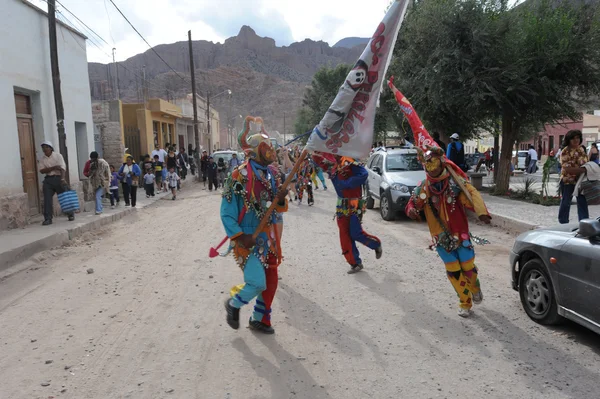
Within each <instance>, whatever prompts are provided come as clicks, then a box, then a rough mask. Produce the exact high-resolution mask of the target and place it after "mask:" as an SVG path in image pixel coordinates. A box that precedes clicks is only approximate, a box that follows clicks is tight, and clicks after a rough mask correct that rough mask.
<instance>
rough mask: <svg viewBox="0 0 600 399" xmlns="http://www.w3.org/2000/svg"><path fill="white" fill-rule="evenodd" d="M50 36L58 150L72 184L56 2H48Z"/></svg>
mask: <svg viewBox="0 0 600 399" xmlns="http://www.w3.org/2000/svg"><path fill="white" fill-rule="evenodd" d="M48 36H49V37H50V66H51V69H52V85H53V88H54V107H55V109H56V127H57V128H58V148H59V149H60V154H61V155H62V156H63V158H64V160H65V165H66V167H67V170H66V171H65V180H66V181H67V183H69V184H70V176H69V153H68V151H67V135H66V134H65V110H64V108H63V101H62V92H61V90H60V70H59V68H58V49H57V45H56V0H48Z"/></svg>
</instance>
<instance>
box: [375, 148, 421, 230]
mask: <svg viewBox="0 0 600 399" xmlns="http://www.w3.org/2000/svg"><path fill="white" fill-rule="evenodd" d="M367 170H368V171H369V177H368V179H367V183H366V185H365V191H366V195H367V209H373V207H374V206H375V200H376V199H377V200H379V202H380V207H379V208H380V212H381V217H382V218H383V219H384V220H394V219H395V217H396V214H397V213H398V212H400V211H402V212H404V208H406V204H407V203H408V200H409V199H410V196H411V194H412V192H413V190H414V189H415V187H416V186H417V185H418V184H419V183H420V182H421V181H423V180H425V171H424V170H423V165H421V163H420V162H419V159H418V158H417V150H415V149H412V148H409V147H397V148H391V147H388V148H386V149H382V150H379V151H377V152H375V153H374V154H373V155H371V157H370V158H369V161H368V162H367Z"/></svg>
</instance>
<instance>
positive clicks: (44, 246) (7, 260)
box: [0, 199, 160, 271]
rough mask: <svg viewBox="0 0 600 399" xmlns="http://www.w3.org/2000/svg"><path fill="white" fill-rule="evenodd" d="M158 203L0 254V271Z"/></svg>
mask: <svg viewBox="0 0 600 399" xmlns="http://www.w3.org/2000/svg"><path fill="white" fill-rule="evenodd" d="M158 201H160V199H157V200H156V201H154V202H151V203H149V204H146V205H144V206H143V207H140V208H138V207H136V208H124V209H121V210H120V211H119V212H116V213H114V214H111V215H106V216H104V217H101V218H99V219H96V220H93V221H90V222H88V223H85V224H83V225H80V226H77V227H74V228H66V229H63V230H61V231H58V232H56V233H54V234H52V235H49V236H47V237H44V238H41V239H39V240H36V241H33V242H30V243H27V244H24V245H22V246H19V247H17V248H13V249H10V250H7V251H5V252H3V253H0V271H4V270H6V269H8V268H10V267H12V266H14V265H16V264H18V263H20V262H23V261H25V260H27V259H28V258H30V257H31V256H33V255H35V254H36V253H38V252H42V251H46V250H48V249H52V248H57V247H61V246H63V245H65V244H67V243H68V242H69V241H72V240H74V239H75V238H77V237H79V236H81V235H82V234H84V233H87V232H88V231H92V230H94V229H97V228H99V227H102V226H106V225H108V224H111V223H114V222H116V221H118V220H121V219H123V218H124V217H126V216H129V215H131V214H132V213H134V212H137V211H138V209H145V208H147V207H149V206H152V205H154V204H156V203H157V202H158Z"/></svg>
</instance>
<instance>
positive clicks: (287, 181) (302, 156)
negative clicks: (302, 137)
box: [252, 149, 308, 239]
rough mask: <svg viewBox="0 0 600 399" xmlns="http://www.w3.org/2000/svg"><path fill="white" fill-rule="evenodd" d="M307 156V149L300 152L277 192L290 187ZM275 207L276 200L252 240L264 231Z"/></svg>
mask: <svg viewBox="0 0 600 399" xmlns="http://www.w3.org/2000/svg"><path fill="white" fill-rule="evenodd" d="M307 156H308V150H307V149H304V150H302V153H301V154H300V157H299V158H298V160H297V161H296V164H295V165H294V167H293V168H292V171H291V172H290V174H289V175H288V177H287V178H286V179H285V181H284V182H283V184H282V185H281V187H280V188H279V190H285V189H286V188H287V186H289V185H290V183H291V182H292V180H293V179H294V176H295V175H296V174H297V173H298V169H300V165H301V164H302V162H303V161H304V160H305V159H306V157H307ZM276 206H277V201H276V199H274V200H273V202H272V203H271V206H269V209H267V212H265V215H264V216H263V218H262V220H261V221H260V224H259V225H258V227H257V228H256V230H255V231H254V234H252V238H254V239H256V238H257V237H258V235H259V234H260V232H261V231H263V230H264V228H265V226H266V225H267V223H268V222H269V217H270V216H271V214H272V213H273V211H274V210H275V207H276Z"/></svg>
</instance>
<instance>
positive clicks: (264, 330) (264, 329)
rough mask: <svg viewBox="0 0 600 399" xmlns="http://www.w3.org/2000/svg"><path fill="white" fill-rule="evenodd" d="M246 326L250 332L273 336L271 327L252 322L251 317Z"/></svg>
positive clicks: (273, 331) (273, 332) (255, 321)
mask: <svg viewBox="0 0 600 399" xmlns="http://www.w3.org/2000/svg"><path fill="white" fill-rule="evenodd" d="M248 324H249V327H250V329H251V330H254V331H260V332H261V333H263V334H275V329H274V328H273V327H271V326H268V325H266V324H265V323H263V322H260V321H257V320H252V317H250V321H249V323H248Z"/></svg>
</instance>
